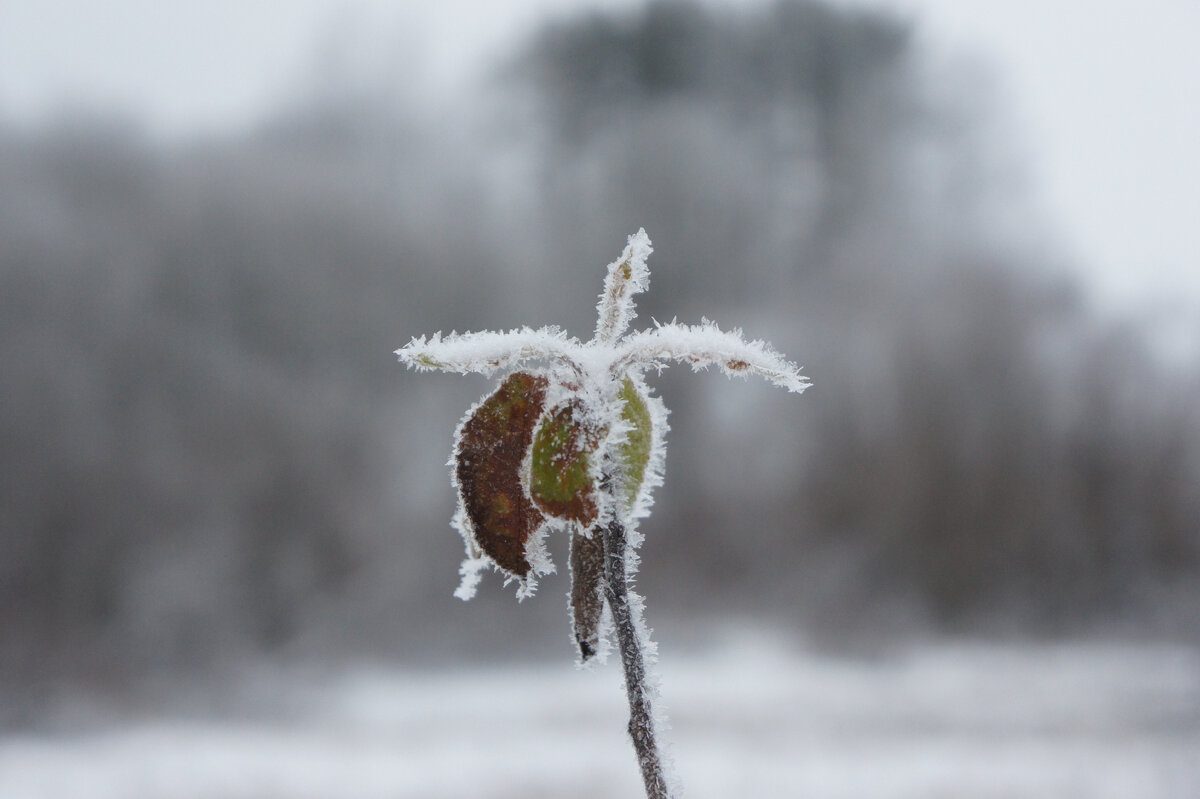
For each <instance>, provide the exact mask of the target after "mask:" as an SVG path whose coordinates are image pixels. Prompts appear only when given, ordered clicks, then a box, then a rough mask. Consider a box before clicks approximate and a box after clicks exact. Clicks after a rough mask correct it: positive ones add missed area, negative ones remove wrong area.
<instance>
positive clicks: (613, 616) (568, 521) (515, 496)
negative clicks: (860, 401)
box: [396, 230, 808, 799]
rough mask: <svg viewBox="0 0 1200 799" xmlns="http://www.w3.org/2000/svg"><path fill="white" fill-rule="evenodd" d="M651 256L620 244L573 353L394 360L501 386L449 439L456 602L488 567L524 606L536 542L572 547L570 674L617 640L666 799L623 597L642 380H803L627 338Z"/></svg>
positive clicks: (765, 357)
mask: <svg viewBox="0 0 1200 799" xmlns="http://www.w3.org/2000/svg"><path fill="white" fill-rule="evenodd" d="M651 252H653V247H652V246H651V245H650V239H649V237H648V236H646V232H645V231H644V230H639V231H638V232H637V233H635V234H634V235H632V236H630V237H629V243H628V245H627V246H626V248H625V251H624V252H623V253H622V254H621V257H620V258H618V259H617V260H616V261H614V262H613V263H612V264H610V265H609V267H608V275H607V277H606V278H605V281H604V290H603V292H602V293H601V295H600V302H599V304H598V305H597V309H596V310H597V322H596V332H595V335H594V336H593V338H592V339H591V340H590V341H588V342H586V343H582V342H580V341H579V340H578V339H575V338H569V337H568V336H567V335H566V334H565V333H563V332H562V331H560V330H559V329H558V328H555V327H544V328H539V329H537V330H532V329H530V328H521V329H520V330H512V331H510V332H508V333H493V332H490V331H484V332H478V333H462V334H458V333H451V334H449V335H447V336H444V337H443V336H442V335H441V334H440V333H438V334H434V335H433V336H432V337H430V338H428V339H426V338H425V337H424V336H422V337H420V338H414V339H413V340H412V341H411V342H409V343H408V344H407V345H405V346H404V347H402V348H401V349H399V350H397V351H396V354H397V355H398V356H399V358H400V360H401V361H402V362H403V363H405V364H407V365H408V366H409V367H410V368H413V369H417V370H418V371H427V370H431V369H438V370H442V371H447V372H461V373H468V372H479V373H481V374H485V375H489V376H490V375H493V374H496V373H506V376H505V378H504V379H503V380H502V381H501V383H500V385H499V386H498V387H497V388H496V390H495V391H493V392H492V393H491V394H489V395H488V396H486V397H484V398H483V399H482V400H481V401H480V402H479V403H477V404H476V405H475V406H474V407H473V408H471V410H470V411H468V413H467V415H466V416H465V417H464V418H463V420H462V422H461V423H460V424H459V426H458V430H457V431H456V433H455V439H454V440H455V443H454V456H453V458H452V459H451V465H452V466H453V467H454V471H453V482H454V486H455V488H456V489H457V490H458V500H459V502H458V511H457V512H456V513H455V515H454V520H453V524H454V526H455V528H456V529H457V530H458V531H459V533H460V534H461V535H462V537H463V541H464V543H465V545H466V549H467V558H466V560H464V561H463V564H462V566H461V568H460V569H459V572H460V573H461V574H462V582H461V584H460V585H459V587H458V590H457V591H456V592H455V595H456V596H459V597H461V598H462V599H470V598H471V597H472V596H474V594H475V589H476V587H477V585H478V583H479V580H480V576H481V572H482V571H484V570H486V569H487V568H489V567H491V568H494V569H496V570H498V571H500V572H501V573H502V574H504V575H505V577H506V579H507V580H511V581H515V582H516V583H517V584H518V590H517V597H518V598H520V599H523V598H525V597H527V596H530V595H531V594H532V593H533V592H534V590H535V588H536V586H537V577H538V576H539V575H542V574H546V573H547V572H549V571H551V570H553V564H552V563H551V562H550V557H549V554H548V552H547V550H546V547H545V545H544V538H545V536H546V535H547V534H548V533H549V532H550V531H551V530H563V531H566V532H568V533H570V535H571V579H572V588H571V592H570V594H569V597H570V603H571V623H572V627H573V630H574V636H575V642H576V646H577V647H578V650H579V661H580V662H581V663H587V662H589V661H591V660H593V659H595V658H596V657H597V656H598V655H600V654H601V653H603V652H604V651H606V650H605V643H606V642H605V640H604V639H605V637H606V632H611V633H612V634H613V635H614V636H615V638H616V640H617V645H618V648H619V650H620V653H621V663H622V666H623V667H624V670H625V686H626V690H627V694H628V698H629V708H630V720H629V735H630V738H631V739H632V740H633V745H634V749H635V751H636V752H637V756H638V763H639V765H640V767H641V770H642V776H643V779H644V781H645V784H646V795H647V797H649V799H667V797H669V796H670V795H671V790H672V788H671V786H672V780H671V779H670V776H669V774H668V772H667V769H666V765H665V763H664V761H663V757H662V745H661V742H660V741H659V739H658V736H657V733H656V723H655V715H654V713H653V712H652V708H651V698H652V693H653V685H652V681H651V680H650V678H649V672H648V664H649V662H650V659H651V658H652V656H653V654H654V644H653V642H652V641H650V639H649V636H648V634H647V632H646V629H645V625H644V623H643V621H642V611H641V607H642V605H641V598H640V597H638V596H637V595H636V594H635V593H633V591H632V590H631V589H630V587H629V583H630V581H631V580H632V577H633V573H634V571H635V570H636V565H637V559H638V556H637V548H638V544H639V543H640V542H641V534H640V533H639V532H638V531H637V527H636V521H637V519H639V518H640V517H643V516H646V515H648V513H649V508H650V496H651V491H652V490H653V489H654V488H655V487H656V486H657V485H659V484H660V483H661V482H662V469H663V461H664V451H665V438H664V437H665V434H666V431H667V423H666V419H667V411H666V408H665V407H664V406H663V404H662V401H661V400H659V399H658V398H657V397H655V396H653V395H652V394H651V393H650V389H649V387H648V386H647V385H646V382H645V379H644V378H643V373H644V372H646V371H647V370H649V369H655V370H661V369H662V368H663V367H664V366H666V365H667V363H669V362H671V361H677V362H682V363H687V364H690V365H691V366H692V368H693V369H696V370H699V369H704V368H707V367H709V366H716V367H718V368H719V369H721V370H722V371H723V372H725V373H726V374H729V375H742V376H746V375H751V374H754V375H758V376H759V377H763V378H765V379H767V380H769V381H770V382H772V383H775V384H776V385H779V386H782V387H784V388H786V389H788V390H789V391H795V392H800V391H803V390H804V389H805V388H807V386H808V381H807V380H805V379H804V377H803V376H802V375H801V374H800V372H799V370H798V369H797V368H796V366H795V364H793V363H791V362H789V361H787V360H786V359H785V358H784V357H783V356H782V355H780V354H779V353H777V352H775V351H774V350H773V349H771V347H770V345H768V344H766V343H765V342H763V341H746V340H745V338H743V336H742V332H741V331H740V330H733V331H722V330H720V329H719V328H718V327H717V326H716V325H715V324H714V323H712V322H709V321H707V320H704V321H702V322H701V324H699V325H680V324H677V323H674V322H672V323H671V324H667V325H658V326H657V327H655V328H654V329H651V330H646V331H642V332H637V333H631V334H628V335H627V334H626V332H625V331H626V330H627V328H628V327H629V323H630V322H631V321H632V320H633V318H634V316H635V313H634V309H633V306H634V303H633V297H634V295H636V294H637V293H638V292H641V291H645V290H646V288H647V287H648V286H649V283H650V272H649V270H648V269H647V267H646V259H647V258H648V257H649V255H650V253H651ZM606 611H607V614H606ZM606 622H607V624H606Z"/></svg>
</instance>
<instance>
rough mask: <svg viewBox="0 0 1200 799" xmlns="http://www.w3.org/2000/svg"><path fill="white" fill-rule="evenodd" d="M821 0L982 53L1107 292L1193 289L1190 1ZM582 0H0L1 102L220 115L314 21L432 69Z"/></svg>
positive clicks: (184, 119)
mask: <svg viewBox="0 0 1200 799" xmlns="http://www.w3.org/2000/svg"><path fill="white" fill-rule="evenodd" d="M754 1H755V0H739V2H742V3H745V2H754ZM838 1H839V2H844V3H849V2H858V4H860V5H875V6H882V7H888V8H892V9H898V10H900V11H901V12H903V13H905V14H907V15H909V16H910V17H911V18H912V19H913V21H914V22H915V23H916V25H917V29H918V31H919V32H920V36H921V37H922V38H923V39H924V40H926V41H927V42H928V43H929V44H930V45H931V47H932V48H933V51H934V52H935V53H941V54H943V55H951V54H953V53H956V52H974V53H977V54H978V56H979V57H980V58H981V59H983V60H984V61H985V62H986V63H989V64H990V65H991V66H992V67H993V68H994V71H995V74H996V76H997V78H998V80H999V83H1000V87H1001V89H1002V96H1003V98H1004V101H1005V104H1006V110H1007V111H1008V112H1009V113H1010V114H1011V126H1010V127H1011V129H1012V130H1014V131H1016V133H1017V134H1018V136H1019V141H1018V142H1016V145H1017V149H1018V151H1019V152H1022V153H1023V154H1025V155H1027V156H1029V158H1030V162H1029V170H1030V176H1031V178H1032V180H1033V184H1034V188H1035V197H1036V199H1037V200H1038V204H1039V206H1040V207H1041V208H1042V209H1043V210H1044V212H1045V215H1046V219H1047V224H1048V226H1049V227H1050V228H1051V229H1052V230H1055V231H1056V232H1057V234H1058V237H1059V241H1060V244H1061V247H1062V250H1063V252H1064V253H1065V254H1066V255H1067V256H1068V257H1070V258H1071V259H1073V260H1074V261H1075V262H1076V263H1077V264H1079V265H1080V267H1081V269H1082V270H1083V271H1084V274H1085V276H1086V277H1087V279H1088V281H1089V284H1090V285H1091V286H1093V287H1094V288H1095V289H1096V291H1097V292H1098V295H1099V296H1101V297H1102V298H1103V299H1104V300H1105V301H1106V302H1110V303H1112V302H1118V303H1124V304H1137V303H1142V302H1144V301H1147V300H1157V299H1163V298H1171V297H1177V296H1187V297H1189V298H1191V299H1192V300H1193V301H1197V302H1200V156H1198V155H1197V151H1196V142H1200V0H1004V2H997V1H996V0H877V1H876V2H869V0H838ZM634 2H635V0H588V1H587V3H586V4H587V5H588V6H590V7H604V8H620V7H628V6H631V5H633V4H634ZM583 5H584V4H583V3H582V2H578V1H577V0H527V1H526V2H515V0H507V2H502V1H500V0H440V1H439V2H436V3H435V2H433V1H432V0H421V1H418V0H390V2H389V0H358V2H355V3H352V4H347V3H345V2H340V0H287V2H282V0H279V1H277V2H267V0H0V115H3V116H4V117H5V118H7V119H9V120H16V121H18V122H35V121H36V120H38V119H40V118H43V117H44V116H45V115H46V114H48V113H52V112H53V110H54V109H55V108H57V107H60V106H61V105H63V104H64V103H65V102H70V103H76V104H78V103H85V104H87V105H90V106H93V107H97V108H103V109H109V108H120V109H123V110H124V111H126V112H127V113H128V114H129V115H131V116H133V117H135V118H138V119H144V120H146V121H148V123H149V124H150V126H151V127H152V128H153V129H156V130H158V131H161V132H164V133H166V134H168V135H173V134H179V133H184V134H186V133H189V132H196V131H205V130H221V129H228V128H231V127H233V128H236V127H237V126H239V125H242V124H245V123H247V122H248V121H251V120H252V118H253V116H254V115H255V114H256V113H260V112H261V111H263V110H264V109H266V108H268V107H269V106H270V105H271V104H272V103H273V102H274V101H276V100H277V99H278V98H280V97H281V96H285V95H286V93H287V92H288V91H290V90H291V89H292V87H294V86H295V85H296V81H297V80H298V77H299V76H300V75H301V74H303V71H304V67H305V65H306V64H307V63H309V61H310V60H311V54H312V48H313V45H314V43H315V42H316V41H317V40H318V39H319V36H320V34H321V32H322V31H328V30H329V29H331V28H335V27H336V26H339V25H346V26H350V27H353V22H352V20H354V19H356V18H357V19H360V20H361V19H362V18H364V17H365V18H366V19H369V20H372V21H373V22H374V23H385V22H389V21H390V20H405V21H406V24H404V25H400V24H398V23H392V24H376V25H374V26H373V27H375V28H376V29H378V30H387V31H394V32H396V33H395V34H394V35H395V36H396V39H397V41H396V44H397V45H398V47H397V48H396V50H397V52H403V53H405V55H403V56H402V57H401V58H402V62H401V63H402V64H403V65H404V67H405V68H408V69H411V70H412V71H413V73H414V78H415V79H414V85H421V86H426V87H445V88H451V87H452V86H453V83H454V81H456V80H459V79H462V78H463V77H464V76H466V75H469V74H470V72H471V70H472V69H476V68H478V66H479V65H480V64H481V63H482V61H483V60H484V59H486V58H487V57H489V56H490V55H494V54H495V53H496V52H498V51H499V50H500V49H501V48H502V47H504V46H505V45H507V44H510V43H511V42H512V41H513V40H514V39H515V37H517V36H519V35H520V34H521V33H522V32H523V31H527V30H529V29H530V28H531V26H532V25H533V24H534V23H535V22H536V21H537V20H539V19H541V18H543V16H544V15H545V14H547V13H553V14H561V13H567V12H570V11H572V10H575V9H577V8H579V7H581V6H583ZM281 8H286V9H287V13H286V14H285V15H281V14H280V12H279V10H280V9H281ZM348 8H353V9H354V11H348V10H347V9H348Z"/></svg>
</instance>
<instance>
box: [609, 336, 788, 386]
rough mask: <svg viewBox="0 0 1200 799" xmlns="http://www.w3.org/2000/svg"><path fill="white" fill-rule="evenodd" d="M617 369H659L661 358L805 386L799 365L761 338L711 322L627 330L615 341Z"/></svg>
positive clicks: (701, 367)
mask: <svg viewBox="0 0 1200 799" xmlns="http://www.w3.org/2000/svg"><path fill="white" fill-rule="evenodd" d="M618 352H619V353H620V354H619V355H618V358H617V360H616V364H617V365H618V368H625V367H630V368H633V367H638V366H640V367H642V368H645V367H650V366H655V367H658V368H660V369H661V368H662V367H663V366H664V365H665V364H664V362H665V361H681V362H683V363H688V364H691V367H692V369H693V370H695V371H700V370H701V369H705V368H707V367H709V366H714V365H715V366H718V367H720V369H721V371H723V372H724V373H725V374H727V375H741V376H742V377H745V376H746V375H750V374H755V375H758V376H760V377H763V378H766V379H767V380H769V381H770V382H772V383H774V384H775V385H777V386H782V387H783V388H786V389H787V390H788V391H794V392H796V393H797V394H798V393H800V392H801V391H804V389H806V388H808V386H809V382H808V380H807V379H806V378H805V377H804V376H803V375H801V374H800V369H799V367H797V366H796V364H794V363H792V362H791V361H789V360H787V359H785V358H784V357H783V356H782V355H780V354H779V353H778V352H776V351H775V350H774V349H772V348H771V346H770V345H769V344H767V343H766V342H765V341H762V340H761V339H757V340H754V341H746V339H745V338H744V337H743V335H742V331H741V330H740V329H736V328H735V329H734V330H731V331H724V330H721V329H720V328H719V327H717V325H716V323H715V322H710V321H708V320H703V321H702V322H701V323H700V324H698V325H681V324H678V323H675V322H672V323H670V324H666V325H660V326H659V327H657V328H655V329H653V330H644V331H641V332H638V333H631V334H629V335H628V336H626V337H625V338H623V339H622V340H621V342H620V344H619V348H618Z"/></svg>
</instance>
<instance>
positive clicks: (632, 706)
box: [598, 519, 670, 799]
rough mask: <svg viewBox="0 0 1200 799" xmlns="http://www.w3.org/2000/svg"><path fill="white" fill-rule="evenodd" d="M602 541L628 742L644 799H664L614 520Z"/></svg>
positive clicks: (638, 634) (623, 542)
mask: <svg viewBox="0 0 1200 799" xmlns="http://www.w3.org/2000/svg"><path fill="white" fill-rule="evenodd" d="M598 532H599V533H600V534H601V535H602V536H603V541H604V577H605V589H606V597H607V599H608V607H609V608H610V610H611V611H612V619H613V630H614V633H615V635H616V638H617V648H618V649H619V650H620V652H621V665H622V667H623V668H624V670H625V695H626V698H627V699H628V700H629V738H630V740H632V741H633V749H634V751H635V752H636V753H637V759H638V766H639V767H640V768H641V770H642V782H643V783H644V784H645V786H646V796H647V799H667V797H668V796H669V793H668V791H669V790H670V784H669V782H668V779H667V772H666V768H665V764H664V762H663V757H662V753H661V751H660V746H659V740H658V734H657V731H656V730H655V724H654V710H653V708H652V707H651V704H650V699H651V697H650V691H651V685H650V680H649V679H648V676H647V673H646V655H645V653H643V651H642V641H643V640H644V637H645V634H644V632H643V630H642V629H641V628H642V624H641V619H640V618H638V615H639V614H638V613H637V611H635V610H634V608H633V606H632V605H631V603H630V597H629V593H630V592H629V582H628V574H627V573H626V570H625V551H626V548H627V546H628V542H627V538H626V531H625V525H623V524H622V523H621V521H620V520H619V519H613V520H612V521H610V522H609V523H608V525H607V526H606V527H604V528H603V530H601V531H598Z"/></svg>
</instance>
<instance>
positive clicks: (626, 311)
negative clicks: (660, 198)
mask: <svg viewBox="0 0 1200 799" xmlns="http://www.w3.org/2000/svg"><path fill="white" fill-rule="evenodd" d="M652 252H654V247H652V246H651V245H650V237H649V236H647V235H646V229H645V228H640V229H639V230H638V232H637V233H634V234H633V235H632V236H630V237H629V243H628V244H626V245H625V251H624V252H623V253H621V257H620V258H618V259H617V260H615V261H613V262H612V263H611V264H609V265H608V275H607V276H606V277H605V278H604V291H603V292H601V294H600V303H599V304H598V305H597V307H596V310H597V311H598V312H599V319H598V320H597V321H596V339H595V340H596V341H598V342H603V343H608V342H613V341H616V340H617V338H619V337H620V335H621V334H622V333H624V332H625V329H626V328H627V327H629V323H630V322H631V321H633V318H634V317H635V316H636V315H637V314H636V313H634V310H633V295H634V294H637V293H638V292H642V291H645V290H646V289H648V288H649V287H650V268H649V267H647V266H646V259H647V258H649V257H650V253H652Z"/></svg>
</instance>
